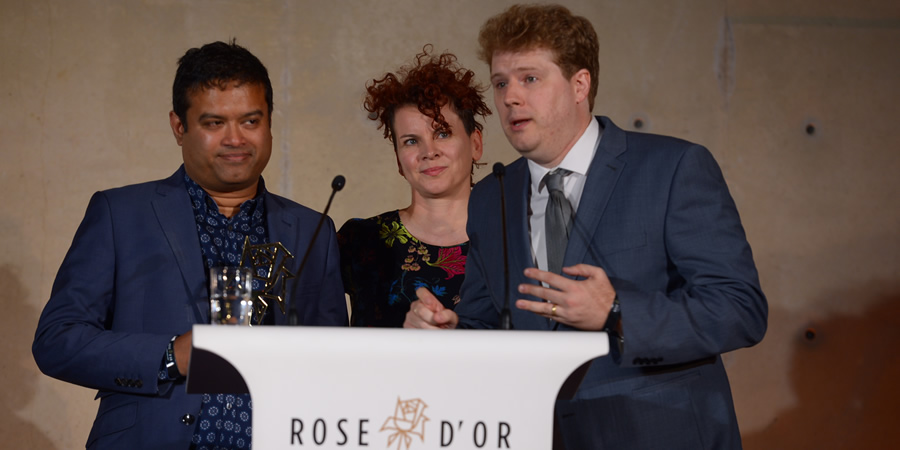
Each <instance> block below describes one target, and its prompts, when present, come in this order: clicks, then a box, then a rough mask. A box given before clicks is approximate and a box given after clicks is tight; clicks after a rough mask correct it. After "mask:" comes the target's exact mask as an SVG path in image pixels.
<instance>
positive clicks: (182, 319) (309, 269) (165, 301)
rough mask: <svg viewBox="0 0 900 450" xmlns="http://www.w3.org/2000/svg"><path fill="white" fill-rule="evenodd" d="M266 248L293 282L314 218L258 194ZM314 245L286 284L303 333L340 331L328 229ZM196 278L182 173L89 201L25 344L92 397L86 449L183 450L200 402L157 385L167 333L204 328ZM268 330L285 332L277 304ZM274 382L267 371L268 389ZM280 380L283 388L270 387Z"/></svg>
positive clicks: (342, 310) (202, 281) (42, 363)
mask: <svg viewBox="0 0 900 450" xmlns="http://www.w3.org/2000/svg"><path fill="white" fill-rule="evenodd" d="M265 202H266V204H265V205H266V215H267V217H266V220H267V224H268V234H269V240H270V242H276V241H280V242H281V243H283V244H284V246H285V247H286V248H287V249H288V250H289V251H291V253H293V254H294V256H295V258H294V260H293V267H289V270H291V271H292V272H293V273H295V274H296V273H297V269H298V267H299V264H300V259H301V258H302V255H303V253H304V252H305V251H306V248H307V246H309V245H310V242H309V239H310V238H311V237H312V232H313V230H314V228H315V226H316V223H317V222H318V220H319V218H320V217H321V216H320V214H319V213H317V212H315V211H313V210H310V209H308V208H305V207H303V206H301V205H299V204H297V203H294V202H292V201H290V200H287V199H285V198H282V197H279V196H276V195H274V194H269V193H267V194H266V195H265ZM327 225H328V226H324V227H323V228H322V231H321V232H320V234H319V237H318V238H317V239H316V242H315V243H314V244H313V250H312V253H311V254H310V261H312V263H311V264H307V265H306V267H305V269H304V272H303V273H302V274H300V276H299V278H294V279H292V280H291V281H290V282H289V283H288V288H289V289H290V291H289V293H288V294H287V302H288V305H290V304H291V303H293V304H295V305H296V309H297V312H298V315H299V317H300V323H301V324H303V325H346V324H347V309H346V303H345V300H344V291H343V285H342V283H341V279H340V268H339V262H340V258H339V253H338V249H337V244H336V239H335V232H334V224H333V223H332V222H331V221H330V219H329V220H328V224H327ZM208 298H209V297H208V294H207V276H206V274H205V268H204V264H203V259H202V257H201V254H200V245H199V239H198V235H197V225H196V222H195V221H194V216H193V209H192V208H191V203H190V199H189V197H188V194H187V190H186V189H185V185H184V169H183V168H182V169H179V170H178V171H177V172H176V173H175V174H174V175H172V176H171V177H169V178H167V179H165V180H160V181H154V182H149V183H143V184H137V185H133V186H126V187H122V188H118V189H111V190H108V191H103V192H98V193H96V194H94V196H93V197H92V198H91V201H90V204H89V205H88V207H87V212H86V213H85V217H84V219H83V221H82V223H81V225H80V226H79V228H78V231H77V232H76V234H75V238H74V240H73V242H72V246H71V248H70V249H69V252H68V254H67V255H66V258H65V260H64V261H63V263H62V266H61V267H60V269H59V273H58V274H57V277H56V281H55V282H54V284H53V290H52V293H51V295H50V300H49V302H48V303H47V306H46V307H45V308H44V312H43V314H42V315H41V318H40V322H39V323H38V328H37V332H36V334H35V340H34V344H33V347H32V351H33V353H34V358H35V361H36V362H37V364H38V366H39V367H40V369H41V371H43V372H44V373H45V374H47V375H50V376H52V377H55V378H59V379H60V380H63V381H68V382H71V383H75V384H78V385H81V386H85V387H89V388H93V389H97V390H99V392H98V394H97V397H98V398H100V407H99V411H98V413H97V418H96V419H95V421H94V426H93V429H92V430H91V434H90V436H89V438H88V441H87V447H89V448H98V449H99V448H110V449H125V448H128V449H143V448H146V449H170V448H171V449H186V448H188V446H189V445H190V441H191V436H192V435H193V431H194V426H195V424H183V423H182V421H181V418H182V417H183V416H184V415H185V414H188V413H189V414H192V415H194V416H196V415H197V414H198V412H199V411H200V396H199V395H188V394H186V393H185V389H184V380H183V379H182V380H180V381H177V382H165V383H161V384H159V385H158V384H157V373H158V371H159V369H160V363H161V361H162V358H163V355H164V353H165V349H166V346H167V344H168V341H169V339H171V338H172V336H175V335H179V334H182V333H185V332H187V331H189V330H191V327H192V325H193V324H196V323H201V324H202V323H209V300H208ZM272 308H274V310H275V311H276V323H279V324H282V323H285V317H284V316H283V315H282V314H281V313H280V310H279V308H278V307H277V306H274V305H272ZM278 375H279V374H273V381H278V380H277V378H278ZM281 381H283V382H286V381H287V380H281Z"/></svg>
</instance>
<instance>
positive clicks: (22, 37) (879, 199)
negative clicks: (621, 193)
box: [0, 0, 900, 449]
mask: <svg viewBox="0 0 900 450" xmlns="http://www.w3.org/2000/svg"><path fill="white" fill-rule="evenodd" d="M510 3H511V2H508V1H497V2H483V1H477V0H457V1H454V2H437V1H411V0H393V1H362V0H358V1H349V0H336V1H331V2H313V1H289V0H282V1H275V0H267V1H256V2H247V1H213V0H201V1H178V0H143V1H138V0H125V1H116V2H113V1H99V0H98V1H85V0H81V1H32V0H0V99H2V100H0V157H2V158H0V161H2V163H0V191H2V192H6V193H7V196H6V200H5V201H3V202H0V292H2V300H0V302H2V305H3V309H2V311H3V313H4V315H3V320H2V327H3V328H2V329H3V330H4V331H3V337H4V339H3V343H2V346H3V347H2V349H3V350H4V358H3V359H2V369H0V385H2V386H3V388H2V389H0V399H2V401H3V405H2V406H3V407H2V408H0V436H3V440H4V445H5V446H7V447H9V448H47V449H54V448H55V449H68V448H78V447H80V446H81V445H83V442H84V440H85V438H86V436H87V432H88V430H89V428H90V424H91V422H92V420H93V415H94V413H95V411H96V403H95V402H94V401H93V400H92V399H93V396H94V392H93V391H91V390H88V389H85V388H80V387H76V386H72V385H68V384H66V383H63V382H60V381H56V380H52V379H50V378H47V377H45V376H43V375H41V374H40V372H39V371H38V370H37V368H36V367H35V364H34V361H33V360H32V358H31V354H30V344H31V339H32V336H33V332H34V328H35V324H36V322H37V318H38V315H39V313H40V310H41V308H42V307H43V305H44V303H45V302H46V299H47V296H48V295H49V291H50V285H51V283H52V281H53V278H54V276H55V273H56V270H57V268H58V267H59V264H60V262H61V260H62V257H63V255H64V254H65V251H66V250H67V248H68V245H69V243H70V242H71V238H72V235H73V234H74V232H75V228H76V227H77V225H78V223H79V221H80V219H81V217H82V214H83V212H84V208H85V206H86V204H87V201H88V198H89V196H90V195H91V193H93V192H94V191H96V190H100V189H105V188H109V187H113V186H118V185H123V184H128V183H132V182H138V181H144V180H150V179H157V178H162V177H165V176H167V175H169V174H171V173H172V172H173V171H174V170H175V168H176V167H177V166H178V164H179V163H180V152H179V148H178V147H177V146H176V145H175V142H174V139H173V138H172V136H171V133H170V130H169V126H168V121H167V113H168V111H169V109H170V108H171V100H170V89H171V82H172V77H173V75H174V70H175V62H176V59H177V58H178V57H179V56H180V55H181V54H183V52H184V51H185V50H186V49H187V48H189V47H193V46H197V45H200V44H203V43H206V42H208V41H212V40H226V39H228V38H230V37H232V36H235V37H237V38H238V40H239V43H241V44H242V45H244V46H246V47H248V48H249V49H250V50H251V51H253V52H254V53H255V54H257V55H258V56H259V57H260V58H261V59H262V60H263V62H264V63H266V64H267V66H268V67H269V70H270V74H271V77H272V81H273V84H274V88H275V114H274V127H273V131H274V136H275V150H274V155H273V158H272V160H271V162H270V164H269V167H268V169H267V170H266V172H265V177H266V179H267V181H268V184H269V186H270V188H271V190H273V191H275V192H278V193H281V194H284V195H287V196H289V197H292V198H294V199H296V200H298V201H300V202H302V203H305V204H307V205H309V206H311V207H313V208H315V209H319V210H321V208H323V207H324V203H325V201H326V199H327V195H328V192H329V184H330V181H331V178H332V177H333V176H334V175H336V174H343V175H345V176H346V177H347V187H346V188H345V190H344V191H343V192H341V193H340V194H338V197H337V198H336V200H335V204H334V207H333V208H332V217H333V218H334V219H335V221H336V222H337V223H338V224H339V225H340V224H341V223H343V221H344V220H346V219H348V218H350V217H364V216H371V215H373V214H376V213H379V212H382V211H386V210H389V209H394V208H397V207H402V206H405V205H406V204H407V202H408V196H409V194H408V188H407V186H406V184H405V182H404V181H403V180H402V178H401V177H400V176H399V175H398V174H397V173H396V166H395V163H394V161H393V155H392V152H391V148H390V145H389V144H388V143H387V142H386V141H384V140H383V139H382V138H381V134H380V132H378V131H376V130H375V128H374V126H373V124H372V123H370V122H369V121H368V120H367V119H366V115H365V113H364V111H363V110H362V108H361V106H360V104H361V99H362V95H363V85H364V83H365V82H366V80H368V79H370V78H372V77H376V76H379V75H381V74H382V73H383V72H384V71H385V70H392V69H393V68H395V67H396V66H397V65H398V64H400V63H405V62H408V61H409V60H410V59H411V58H412V56H413V55H414V54H415V53H416V52H417V51H418V50H419V49H421V47H422V45H423V44H425V43H432V44H434V45H435V47H436V48H437V49H439V50H443V49H449V50H451V51H453V52H455V53H457V55H458V56H459V58H460V61H461V62H462V63H463V64H464V65H466V66H468V67H470V68H472V69H474V70H475V71H476V73H477V74H478V77H479V78H480V79H481V80H487V68H486V67H485V66H484V65H483V64H482V63H481V62H479V61H477V59H476V57H475V51H476V41H475V36H476V34H477V31H478V28H479V27H480V25H481V23H483V21H484V20H485V19H486V18H487V17H488V16H490V15H492V14H494V13H497V12H499V11H501V10H502V9H503V8H504V7H505V6H506V5H508V4H510ZM564 3H565V4H567V5H568V6H569V7H570V8H571V9H573V10H574V11H575V12H576V13H579V14H582V15H585V16H587V17H588V18H589V19H590V20H591V21H592V22H593V23H594V25H595V27H596V28H597V30H598V32H599V34H600V38H601V40H602V41H603V42H602V49H601V61H602V73H601V74H600V91H599V93H598V98H597V102H596V104H597V106H596V111H595V112H597V113H601V114H605V115H609V116H611V117H612V118H613V120H615V121H617V123H618V124H619V125H621V126H623V127H626V128H631V127H632V124H633V123H634V119H636V118H640V119H642V120H643V122H644V124H645V126H644V128H643V129H644V130H646V131H651V132H656V133H663V134H673V135H677V136H680V137H683V138H686V139H689V140H693V141H695V142H699V143H702V144H705V145H707V146H708V147H709V148H710V149H711V150H712V152H713V153H714V154H715V155H716V157H717V158H718V160H719V162H720V164H721V166H722V168H723V170H724V172H725V175H726V178H727V180H728V182H729V185H730V187H731V190H732V194H733V195H734V197H735V200H736V201H737V203H738V207H739V208H740V211H741V215H742V217H743V220H744V225H745V227H746V230H747V234H748V235H749V239H750V242H751V244H752V245H753V248H754V251H755V254H756V260H757V263H758V265H759V269H760V273H761V277H762V282H763V287H764V289H765V291H766V293H767V294H768V296H769V300H770V310H771V314H770V329H769V333H768V335H767V337H766V339H765V341H764V342H763V343H762V344H761V345H759V346H757V347H755V348H752V349H747V350H740V351H737V352H734V353H731V354H729V355H727V357H726V363H727V366H728V372H729V375H730V377H731V380H732V385H733V391H734V395H735V402H736V406H737V410H738V414H739V419H740V421H741V426H742V430H743V434H744V437H745V444H746V447H747V448H797V447H801V448H848V447H857V448H861V447H869V448H883V447H885V446H886V445H882V444H887V443H892V444H894V445H896V444H897V443H898V442H900V435H898V434H897V432H889V431H888V430H887V426H886V424H890V423H891V422H893V421H894V420H896V419H897V418H898V416H900V414H898V413H897V412H896V406H895V405H896V404H897V402H898V400H900V395H898V390H897V388H896V387H894V385H895V384H896V380H897V379H898V375H900V367H898V366H900V363H898V362H897V361H898V359H897V357H896V348H897V344H898V343H900V331H898V330H900V327H898V325H900V324H898V320H900V319H898V317H900V316H898V314H897V313H898V312H900V256H898V255H900V233H898V230H900V208H898V206H900V202H898V199H897V195H898V193H900V176H898V173H900V148H898V147H900V131H898V127H897V126H896V124H895V122H896V120H897V118H898V116H900V115H898V106H897V105H898V103H900V86H898V75H897V74H898V73H900V4H898V3H897V2H896V1H893V0H866V1H857V2H842V1H837V0H827V1H817V2H816V1H809V0H791V1H787V0H779V1H775V0H767V1H750V0H731V1H722V0H719V1H716V0H695V1H686V0H685V1H663V0H659V1H628V2H625V1H614V0H607V1H602V0H568V1H564ZM851 3H852V4H851ZM809 125H812V126H813V127H814V128H815V131H814V133H813V134H808V132H807V128H808V126H809ZM485 134H486V142H485V144H486V145H485V148H486V151H485V159H484V161H486V162H489V163H493V162H495V161H503V162H510V161H512V160H513V159H514V158H515V157H516V154H515V152H514V151H512V150H511V149H510V147H509V146H508V145H507V143H506V140H505V139H504V137H503V134H502V132H501V131H500V128H499V126H498V124H497V121H496V118H495V117H492V118H490V119H489V120H488V124H487V127H486V132H485ZM487 171H488V169H481V173H480V174H479V177H480V176H483V175H484V174H486V173H487ZM807 330H810V332H811V333H810V336H814V337H813V338H812V339H808V338H807V337H806V331H807ZM892 428H893V427H892ZM787 443H790V445H788V444H787Z"/></svg>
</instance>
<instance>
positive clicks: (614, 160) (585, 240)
mask: <svg viewBox="0 0 900 450" xmlns="http://www.w3.org/2000/svg"><path fill="white" fill-rule="evenodd" d="M599 120H600V125H601V126H602V127H603V136H602V137H601V138H600V143H599V145H598V147H597V151H596V152H595V154H594V158H593V159H592V160H591V165H590V168H589V169H588V173H587V180H586V181H585V184H584V191H583V192H582V194H581V201H580V202H579V204H578V211H576V212H575V221H574V223H573V225H572V233H571V234H570V236H569V243H568V245H567V246H566V256H565V258H564V260H563V265H564V266H572V265H575V264H578V263H581V262H583V261H585V253H586V252H588V251H590V252H591V255H590V256H591V259H592V260H594V263H595V264H598V265H601V266H602V265H603V261H601V260H599V258H600V255H599V253H597V252H596V251H595V250H594V249H591V242H592V241H593V237H594V233H595V232H596V231H597V229H598V228H599V223H600V218H601V217H602V216H603V212H604V211H605V210H606V205H607V203H609V199H610V196H611V195H612V192H613V190H614V189H615V186H616V182H617V181H618V180H619V176H620V175H621V174H622V171H623V170H624V168H625V162H624V161H622V160H620V159H618V157H619V155H621V154H622V153H623V152H624V151H625V150H626V140H625V133H624V132H623V131H622V130H621V129H619V128H618V127H616V126H615V124H613V123H612V122H611V121H610V120H609V119H608V118H606V117H601V118H599Z"/></svg>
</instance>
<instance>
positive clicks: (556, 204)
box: [543, 169, 573, 273]
mask: <svg viewBox="0 0 900 450" xmlns="http://www.w3.org/2000/svg"><path fill="white" fill-rule="evenodd" d="M570 173H572V172H571V171H568V170H566V169H556V170H554V171H551V172H550V173H548V174H547V175H544V179H543V183H544V184H545V185H546V186H547V191H548V192H549V193H550V199H549V200H548V201H547V212H546V215H545V216H544V231H545V233H546V236H547V270H549V271H550V272H553V273H562V265H563V257H564V256H565V255H566V245H567V244H568V243H569V231H570V230H571V229H572V216H573V211H572V204H571V203H569V199H567V198H566V193H565V191H564V190H563V180H564V179H565V177H566V175H569V174H570Z"/></svg>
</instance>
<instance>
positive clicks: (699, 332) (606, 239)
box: [456, 117, 768, 449]
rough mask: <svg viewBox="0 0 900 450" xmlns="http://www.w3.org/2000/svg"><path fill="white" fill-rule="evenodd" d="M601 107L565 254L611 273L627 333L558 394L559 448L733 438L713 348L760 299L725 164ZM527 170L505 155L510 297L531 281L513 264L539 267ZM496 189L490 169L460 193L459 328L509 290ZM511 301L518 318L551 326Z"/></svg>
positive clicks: (726, 341) (495, 310) (752, 335)
mask: <svg viewBox="0 0 900 450" xmlns="http://www.w3.org/2000/svg"><path fill="white" fill-rule="evenodd" d="M597 120H599V121H600V126H601V127H602V129H603V136H602V138H601V139H600V143H599V146H598V148H597V151H596V154H595V156H594V159H593V160H592V162H591V165H590V168H589V171H588V173H587V180H586V182H585V186H584V192H583V194H582V197H581V202H580V204H579V206H578V211H577V212H576V216H575V221H574V224H573V231H572V232H571V235H570V238H569V243H568V247H567V249H566V255H565V259H564V265H565V266H571V265H575V264H578V263H587V264H591V265H594V266H598V267H601V268H603V269H604V270H605V271H606V272H607V274H608V276H609V278H610V281H611V282H612V284H613V286H614V287H615V289H616V292H617V295H618V298H619V301H620V304H621V311H622V325H623V326H622V329H623V333H624V337H625V341H624V351H623V352H622V353H621V354H619V352H618V351H617V346H616V345H611V348H612V349H613V351H612V354H611V355H610V356H607V357H601V358H597V359H595V360H594V361H593V362H592V363H591V367H590V369H589V370H588V372H587V375H586V376H585V378H584V380H583V382H582V384H581V386H580V388H579V389H578V391H577V392H576V394H575V396H574V398H573V399H572V400H571V401H568V400H563V401H560V402H559V403H558V404H557V420H558V421H559V427H560V429H561V430H562V433H563V437H564V440H565V443H566V447H567V448H569V449H581V448H590V449H598V448H614V449H630V448H634V449H653V448H665V449H682V448H683V449H704V448H709V449H712V448H715V449H722V448H740V446H741V443H740V432H739V430H738V426H737V420H736V418H735V414H734V407H733V402H732V398H731V390H730V387H729V385H728V378H727V376H726V374H725V369H724V368H723V366H722V360H721V358H720V356H719V355H720V354H721V353H724V352H728V351H731V350H735V349H738V348H741V347H747V346H751V345H754V344H756V343H757V342H759V341H760V340H761V339H762V337H763V335H764V334H765V331H766V320H767V315H768V307H767V303H766V299H765V296H764V295H763V293H762V290H761V288H760V285H759V280H758V275H757V271H756V267H755V265H754V263H753V257H752V254H751V252H750V246H749V244H748V243H747V240H746V237H745V235H744V230H743V228H742V226H741V222H740V218H739V217H738V212H737V209H736V207H735V204H734V201H733V200H732V198H731V195H730V194H729V192H728V187H727V186H726V184H725V180H724V178H723V177H722V173H721V171H720V170H719V167H718V165H717V164H716V162H715V160H714V159H713V157H712V155H711V154H710V153H709V151H707V150H706V149H705V148H703V147H701V146H699V145H696V144H692V143H690V142H686V141H683V140H680V139H675V138H671V137H664V136H656V135H650V134H643V133H633V132H626V131H624V130H622V129H620V128H618V127H617V126H616V125H615V124H613V123H612V121H610V120H609V118H606V117H597ZM529 183H530V173H529V170H528V166H527V163H526V161H525V159H522V158H520V159H518V160H516V161H515V162H513V163H512V164H510V165H509V166H508V167H507V168H506V177H505V179H504V186H505V190H506V193H507V197H506V198H507V216H508V219H507V224H508V232H509V235H508V239H509V252H510V254H509V261H510V270H509V272H510V277H511V281H510V293H511V294H510V295H511V296H512V298H513V300H514V299H516V298H522V297H521V295H520V294H518V293H517V290H516V286H517V285H519V284H521V283H531V282H533V281H531V280H529V279H527V278H525V276H524V275H523V274H522V272H523V270H524V269H525V268H527V267H534V266H535V265H534V259H533V256H532V253H531V241H530V237H529V231H528V204H529V197H528V195H529V194H528V190H529ZM499 191H500V189H499V184H498V182H497V180H496V179H495V178H494V177H488V178H487V179H485V180H482V181H481V182H480V183H478V184H477V185H476V186H475V188H474V190H473V191H472V196H471V198H470V200H469V222H468V226H467V231H468V234H469V239H470V249H469V255H468V260H467V264H466V279H465V281H464V283H463V286H462V292H461V297H462V300H461V301H460V303H459V304H458V305H457V306H456V312H457V313H458V314H459V316H460V326H461V327H469V328H495V327H497V326H498V321H499V311H500V310H501V308H502V305H503V303H504V301H505V300H504V298H503V288H504V286H503V284H504V283H503V247H502V239H501V234H500V233H501V222H500V220H501V218H500V214H499V207H500V192H499ZM531 299H532V300H535V299H534V298H531ZM511 308H512V320H513V326H514V328H515V329H519V330H551V329H553V327H554V323H553V322H551V321H550V320H548V319H545V318H544V317H542V316H538V315H535V314H532V313H529V312H526V311H522V310H518V309H516V308H515V306H511ZM559 329H569V330H571V328H568V327H565V326H560V327H559ZM535 357H536V358H540V355H535ZM522 376H528V375H527V374H522Z"/></svg>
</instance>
